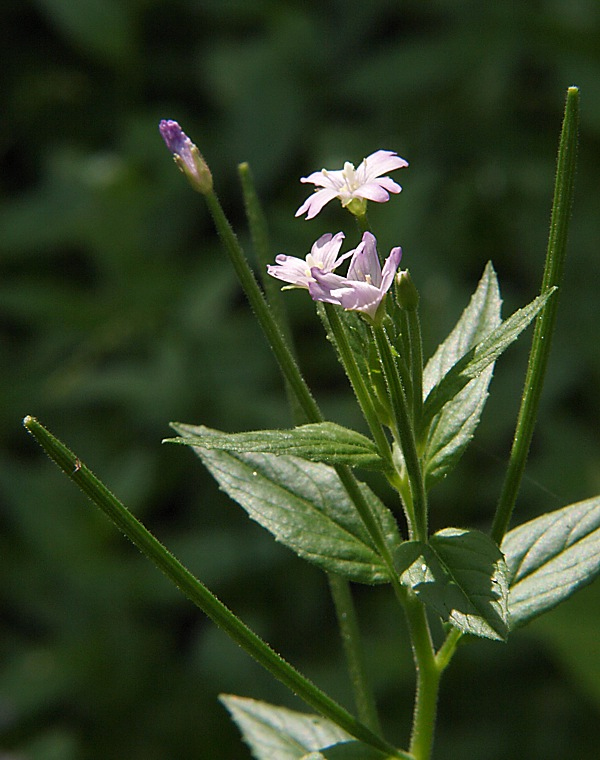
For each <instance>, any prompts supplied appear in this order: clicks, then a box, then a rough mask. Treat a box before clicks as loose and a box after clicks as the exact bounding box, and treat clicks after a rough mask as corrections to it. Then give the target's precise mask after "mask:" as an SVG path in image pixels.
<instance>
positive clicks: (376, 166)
mask: <svg viewBox="0 0 600 760" xmlns="http://www.w3.org/2000/svg"><path fill="white" fill-rule="evenodd" d="M405 166H408V161H405V160H404V159H403V158H400V156H398V155H397V154H396V153H395V152H394V151H391V150H378V151H376V152H375V153H371V155H370V156H367V158H365V159H363V160H362V162H361V163H360V164H359V165H358V168H356V169H355V168H354V165H353V164H351V163H350V162H349V161H347V162H346V163H345V164H344V168H343V169H342V170H338V171H328V170H327V169H322V170H321V171H320V172H313V173H312V174H310V175H309V176H308V177H302V179H301V180H300V181H301V182H310V183H312V184H313V185H316V186H317V187H320V188H321V189H320V190H318V189H315V192H314V193H313V195H311V196H309V197H308V198H307V199H306V200H305V201H304V203H303V204H302V205H301V206H300V208H299V209H298V211H296V216H301V215H302V214H304V213H306V218H307V219H312V218H313V217H314V216H316V215H317V214H318V213H319V211H320V210H321V209H322V208H323V206H325V204H327V203H329V201H331V200H333V199H334V198H339V199H340V201H341V204H342V206H344V208H345V207H347V206H350V204H353V202H354V204H353V206H358V207H359V209H362V213H364V207H365V206H366V201H376V202H378V203H384V202H385V201H387V200H389V197H390V195H389V194H390V193H399V192H400V191H401V190H402V188H401V187H400V185H398V184H397V183H396V182H394V180H392V179H390V178H389V177H382V176H381V175H382V174H386V173H387V172H391V171H394V170H395V169H402V168H404V167H405ZM357 202H358V203H357ZM353 206H351V207H350V210H351V211H353V213H356V211H355V209H354V208H353ZM358 215H360V214H358Z"/></svg>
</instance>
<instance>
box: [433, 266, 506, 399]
mask: <svg viewBox="0 0 600 760" xmlns="http://www.w3.org/2000/svg"><path fill="white" fill-rule="evenodd" d="M501 306H502V299H501V298H500V290H499V287H498V278H497V277H496V272H495V271H494V267H493V266H492V263H491V261H488V263H487V264H486V266H485V269H484V271H483V275H482V276H481V280H480V281H479V284H478V285H477V289H476V290H475V292H474V293H473V296H472V297H471V301H470V303H469V305H468V306H467V308H466V309H465V310H464V311H463V313H462V315H461V317H460V319H459V320H458V322H457V323H456V326H455V327H454V329H453V330H452V332H451V333H450V335H448V337H447V338H446V340H445V341H444V342H443V343H441V344H440V345H439V346H438V348H437V350H436V352H435V353H434V355H433V356H432V357H431V359H430V360H429V361H428V362H427V365H426V367H425V369H424V370H423V394H424V396H425V397H426V396H427V395H428V394H429V392H430V391H431V389H432V388H433V387H434V386H436V385H437V384H438V383H439V382H440V380H442V378H443V377H444V375H445V374H446V373H447V372H448V370H450V369H451V368H452V367H453V366H454V364H456V362H457V361H458V360H459V359H461V358H462V357H463V356H464V355H465V354H466V353H467V351H469V349H471V348H473V346H475V345H477V343H480V342H481V341H482V340H483V339H484V338H486V337H487V336H488V335H489V334H490V333H491V332H492V330H494V329H495V328H496V327H498V325H499V324H500V323H501V321H502V320H501V319H500V309H501Z"/></svg>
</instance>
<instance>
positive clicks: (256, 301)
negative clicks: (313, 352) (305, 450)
mask: <svg viewBox="0 0 600 760" xmlns="http://www.w3.org/2000/svg"><path fill="white" fill-rule="evenodd" d="M204 197H205V198H206V203H207V205H208V208H209V211H210V213H211V215H212V217H213V220H214V222H215V226H216V228H217V231H218V233H219V235H220V237H221V240H222V242H223V246H224V248H225V250H226V251H227V253H228V255H229V258H230V260H231V263H232V265H233V268H234V270H235V273H236V275H237V276H238V279H239V281H240V283H241V285H242V288H243V289H244V292H245V293H246V297H247V298H248V301H249V302H250V306H251V307H252V310H253V311H254V313H255V314H256V317H257V319H258V321H259V323H260V326H261V328H262V330H263V332H264V333H265V336H266V338H267V340H268V342H269V345H270V346H271V349H272V351H273V353H274V354H275V358H276V359H277V362H278V364H279V366H280V368H281V371H282V372H283V374H284V376H285V378H286V380H287V381H288V383H289V385H290V387H291V389H292V391H293V393H294V395H295V396H296V398H297V399H298V403H299V404H300V407H301V409H302V411H303V413H304V414H305V415H306V418H307V419H308V420H309V422H322V420H323V417H322V415H321V412H320V411H319V407H318V406H317V403H316V401H315V400H314V398H313V396H312V394H311V392H310V389H309V388H308V385H307V384H306V382H305V380H304V378H303V377H302V375H301V373H300V370H299V369H298V365H297V363H296V360H295V359H294V357H293V355H292V352H291V351H290V349H289V348H288V345H287V343H286V342H285V339H284V337H283V335H282V332H281V330H280V328H279V327H278V325H277V322H276V321H275V319H274V318H273V314H272V313H271V309H270V307H269V305H268V303H267V301H266V299H265V297H264V295H263V293H262V291H261V289H260V287H259V285H258V283H257V281H256V278H255V277H254V274H253V273H252V270H251V269H250V267H249V265H248V262H247V261H246V258H245V256H244V253H243V251H242V248H241V246H240V244H239V242H238V239H237V238H236V236H235V233H234V231H233V229H232V228H231V225H230V224H229V222H228V221H227V217H226V216H225V214H224V213H223V209H222V208H221V204H220V203H219V200H218V198H217V196H216V195H215V193H214V192H213V191H211V192H210V193H208V194H207V195H205V196H204Z"/></svg>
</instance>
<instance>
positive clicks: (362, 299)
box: [308, 232, 402, 319]
mask: <svg viewBox="0 0 600 760" xmlns="http://www.w3.org/2000/svg"><path fill="white" fill-rule="evenodd" d="M401 258H402V249H401V248H392V250H391V252H390V255H389V256H388V257H387V259H386V260H385V263H384V265H383V270H382V269H381V264H380V263H379V257H378V255H377V241H376V239H375V237H374V235H372V234H371V233H370V232H365V233H364V235H363V237H362V241H361V242H360V243H359V244H358V247H357V248H356V250H355V251H354V252H353V256H352V259H351V261H350V266H349V268H348V275H347V276H346V277H340V276H339V275H337V274H333V273H332V272H323V271H321V270H320V269H317V268H314V269H311V275H312V278H313V281H312V282H309V284H308V291H309V293H310V295H311V296H312V298H313V300H314V301H325V302H326V303H333V304H336V305H337V306H342V307H343V308H344V309H346V310H348V311H361V312H363V314H367V315H368V316H369V317H370V318H371V319H375V315H376V314H377V310H378V309H379V305H380V304H381V302H382V300H383V297H384V296H385V294H386V293H387V291H388V290H389V289H390V287H391V285H392V282H393V281H394V276H395V274H396V270H397V269H398V266H399V264H400V259H401Z"/></svg>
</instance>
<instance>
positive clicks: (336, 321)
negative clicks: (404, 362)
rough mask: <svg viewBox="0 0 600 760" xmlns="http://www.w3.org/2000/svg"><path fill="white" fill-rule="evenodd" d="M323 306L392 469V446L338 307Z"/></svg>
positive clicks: (370, 424) (343, 360)
mask: <svg viewBox="0 0 600 760" xmlns="http://www.w3.org/2000/svg"><path fill="white" fill-rule="evenodd" d="M323 306H324V307H325V309H324V311H325V316H326V318H327V322H328V323H329V328H330V331H331V335H332V337H333V339H334V341H335V344H336V347H337V350H338V353H339V355H340V358H341V360H342V365H343V367H344V370H345V371H346V375H347V376H348V379H349V380H350V384H351V385H352V388H353V390H354V393H355V394H356V398H357V399H358V403H359V404H360V408H361V409H362V412H363V415H364V417H365V419H366V421H367V425H368V426H369V430H370V431H371V435H372V436H373V438H374V439H375V443H376V444H377V448H378V449H379V454H380V455H381V457H382V458H383V459H384V460H385V461H386V463H387V464H388V466H389V467H390V468H391V467H392V466H393V465H392V452H391V449H390V444H389V441H388V439H387V436H386V435H385V433H384V431H383V428H382V426H381V423H380V422H379V418H378V417H377V412H376V411H375V407H374V406H373V401H372V398H371V393H370V392H369V389H368V388H367V386H366V383H365V380H364V377H363V376H362V373H361V371H360V369H359V368H358V365H357V363H356V359H355V358H354V353H353V352H352V349H351V347H350V342H349V340H348V335H347V333H346V328H345V327H344V324H343V323H342V320H341V319H340V315H339V313H338V311H337V307H335V306H333V305H332V304H330V303H325V304H323Z"/></svg>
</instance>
